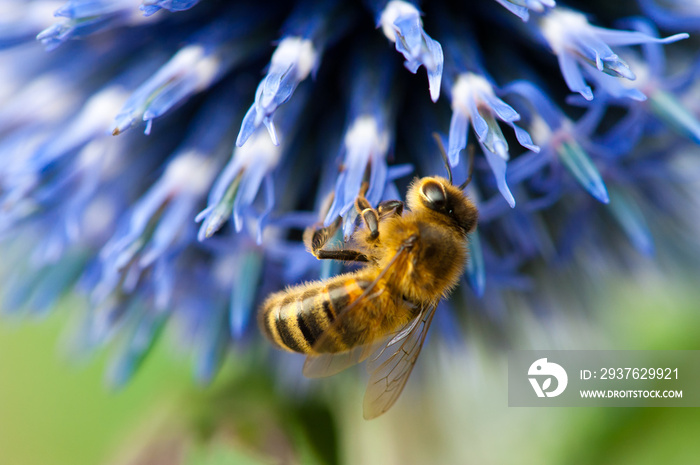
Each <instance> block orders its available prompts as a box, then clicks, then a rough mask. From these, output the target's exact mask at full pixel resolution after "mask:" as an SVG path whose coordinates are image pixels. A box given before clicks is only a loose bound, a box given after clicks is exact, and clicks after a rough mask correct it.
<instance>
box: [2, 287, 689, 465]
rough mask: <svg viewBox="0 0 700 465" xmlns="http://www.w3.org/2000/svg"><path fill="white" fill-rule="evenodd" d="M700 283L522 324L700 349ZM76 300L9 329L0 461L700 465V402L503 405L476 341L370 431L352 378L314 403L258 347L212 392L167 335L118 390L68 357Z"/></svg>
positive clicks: (625, 290)
mask: <svg viewBox="0 0 700 465" xmlns="http://www.w3.org/2000/svg"><path fill="white" fill-rule="evenodd" d="M694 280H695V279H694V277H688V276H685V277H679V276H666V277H665V278H663V279H659V278H649V279H647V280H644V278H642V281H640V280H639V278H637V279H636V280H635V281H631V280H622V279H620V280H618V281H614V282H611V283H610V285H608V286H607V287H606V289H605V292H604V293H601V295H600V296H599V297H598V298H597V299H596V303H595V305H594V307H595V308H596V310H595V311H593V312H591V313H590V314H586V315H582V316H580V317H575V318H571V317H568V316H567V317H566V318H565V319H563V320H562V321H560V322H557V321H553V320H548V321H547V322H546V323H542V322H538V321H537V320H527V321H526V320H525V319H523V321H522V324H523V326H524V327H526V328H531V329H525V333H526V334H527V333H530V334H532V335H533V336H532V337H533V338H534V339H536V338H537V334H538V331H544V330H547V329H548V330H553V331H556V332H557V334H559V335H564V336H565V337H568V335H570V336H571V341H573V342H572V344H575V345H579V346H581V348H624V349H699V348H700V347H699V346H700V344H699V343H698V340H699V338H698V334H699V331H698V329H700V311H698V307H700V305H699V304H698V302H700V289H698V286H697V285H695V284H694V283H693V282H692V281H694ZM68 300H70V299H68ZM73 304H74V303H73ZM71 305H72V304H71V303H68V302H66V303H65V304H64V305H63V307H62V309H59V310H58V311H56V312H54V313H53V314H52V315H51V316H50V317H48V318H45V319H41V320H40V321H28V320H16V319H13V318H3V319H2V320H0V464H1V465H15V464H17V465H94V464H110V465H111V464H114V465H122V464H141V463H148V464H161V463H162V464H171V463H186V464H191V465H198V464H227V463H233V464H239V463H240V464H255V463H319V464H321V463H342V464H354V463H363V464H367V463H387V464H393V463H396V464H398V463H402V464H405V463H455V464H457V463H459V464H465V463H474V464H490V463H493V464H498V463H519V464H528V463H533V464H535V463H537V464H543V463H544V464H548V463H552V464H588V463H597V464H658V463H673V464H686V463H687V464H693V463H700V458H698V457H699V455H698V453H700V441H698V440H697V437H698V436H700V410H699V409H696V408H509V407H507V393H506V390H505V387H506V383H505V377H504V374H505V354H504V353H499V352H498V351H494V350H492V348H491V347H490V346H489V345H488V344H482V343H480V342H479V341H478V340H474V341H470V342H469V343H468V344H467V345H466V346H465V347H464V348H463V349H462V350H457V349H455V348H452V349H447V350H442V349H444V347H442V344H443V343H442V342H441V341H440V339H439V338H432V339H431V340H430V341H429V343H428V344H427V346H426V348H425V349H424V353H423V355H422V356H421V360H420V362H419V363H424V364H426V365H428V366H426V367H423V369H422V370H421V371H420V373H419V374H414V375H415V378H412V380H411V382H409V386H408V388H407V390H406V392H404V394H403V396H402V398H401V399H400V400H399V402H398V404H397V405H396V406H395V407H394V408H393V409H392V410H391V411H390V412H389V413H387V414H386V415H385V416H383V417H381V418H379V419H377V420H375V421H372V422H366V421H364V420H362V414H361V399H362V398H361V396H362V393H363V390H364V386H363V384H362V383H361V382H358V381H357V379H356V378H357V377H356V375H355V374H353V373H349V374H341V375H338V376H336V377H333V378H332V379H328V380H321V381H319V382H314V383H316V384H315V385H316V386H320V389H319V390H318V391H312V395H310V396H307V397H306V398H305V400H304V398H302V397H300V396H296V395H291V394H289V390H293V389H295V388H294V387H293V386H284V385H280V383H279V382H278V383H277V384H276V383H275V382H274V381H273V379H274V377H273V376H272V375H271V374H270V372H269V370H267V369H266V368H265V367H264V366H262V365H261V364H260V360H264V358H263V357H261V356H260V355H259V354H256V350H257V349H254V350H250V351H241V352H240V353H236V354H234V355H231V356H229V357H228V359H227V361H226V366H225V369H224V370H223V372H222V373H220V374H219V375H218V376H217V378H216V379H215V381H214V383H213V384H212V385H211V386H208V387H206V388H204V387H200V386H196V385H195V383H194V382H193V381H192V376H191V364H190V362H189V360H187V357H186V356H184V355H183V353H184V352H183V351H178V350H173V348H174V346H175V343H174V341H173V340H172V338H170V337H168V336H167V334H166V337H163V338H161V339H160V340H159V341H158V342H157V344H156V346H155V348H154V349H153V350H152V352H151V354H150V355H149V357H148V358H147V360H146V361H145V362H144V365H143V366H142V367H141V370H140V371H139V372H138V373H137V375H136V376H135V378H134V379H133V381H132V382H131V383H130V384H128V385H127V386H126V387H125V388H123V389H122V390H120V391H118V392H112V391H110V390H109V389H107V388H106V387H105V384H104V382H103V379H104V373H105V368H106V364H107V357H108V354H106V353H98V354H96V355H95V356H94V357H93V358H91V359H89V360H84V361H80V362H79V363H76V362H75V361H69V360H67V359H66V358H65V357H63V356H62V355H61V353H62V351H61V349H60V347H61V344H60V343H59V342H60V340H61V336H62V334H63V333H64V329H65V326H66V322H67V320H68V318H69V314H70V311H69V310H68V309H67V307H70V306H71ZM544 332H546V331H544ZM527 344H528V343H526V342H523V345H527ZM601 345H602V346H607V347H600V346H601ZM521 348H529V347H521ZM569 348H571V347H569ZM181 352H183V353H181ZM249 352H250V353H252V355H247V354H248V353H249ZM358 372H359V371H358ZM277 379H280V378H277Z"/></svg>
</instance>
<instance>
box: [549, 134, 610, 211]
mask: <svg viewBox="0 0 700 465" xmlns="http://www.w3.org/2000/svg"><path fill="white" fill-rule="evenodd" d="M557 152H558V154H559V158H560V159H561V161H562V163H563V164H564V166H565V167H566V169H567V170H569V172H570V173H571V174H572V175H573V176H574V178H576V180H577V181H578V183H579V184H581V186H583V188H584V189H586V190H587V191H588V192H589V193H590V194H591V195H592V196H593V197H595V198H596V199H598V200H599V201H600V202H602V203H608V202H609V201H610V199H609V197H608V191H607V189H606V187H605V183H604V182H603V178H602V177H601V176H600V173H599V172H598V169H597V168H596V167H595V165H594V164H593V162H592V161H591V159H590V158H589V157H588V154H587V153H586V152H584V150H583V149H582V148H581V146H580V145H579V144H578V143H577V142H576V141H573V140H569V141H565V142H563V143H562V144H561V145H560V147H559V149H558V150H557Z"/></svg>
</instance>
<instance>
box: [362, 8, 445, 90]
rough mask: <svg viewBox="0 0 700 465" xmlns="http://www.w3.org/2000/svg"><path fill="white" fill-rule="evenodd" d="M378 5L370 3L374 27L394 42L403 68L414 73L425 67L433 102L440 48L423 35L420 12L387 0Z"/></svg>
mask: <svg viewBox="0 0 700 465" xmlns="http://www.w3.org/2000/svg"><path fill="white" fill-rule="evenodd" d="M382 3H383V2H373V6H374V9H375V11H376V14H377V16H378V20H377V23H378V27H381V28H382V32H384V35H385V36H386V37H387V39H389V40H390V41H392V42H394V43H396V51H397V52H399V53H401V54H402V55H403V56H404V58H405V59H406V62H405V63H404V66H406V69H408V70H409V71H410V72H412V73H414V74H415V73H416V71H418V68H419V67H421V66H425V69H426V70H427V71H428V88H429V89H430V98H431V99H432V101H433V102H436V101H437V99H438V98H439V97H440V82H441V81H442V67H443V61H444V58H443V54H442V47H441V46H440V44H439V43H438V42H437V41H435V40H433V39H431V38H430V36H429V35H428V34H426V32H425V30H424V29H423V21H422V20H421V19H420V11H418V8H416V6H415V5H413V4H412V3H409V2H404V1H401V0H391V1H389V2H386V4H385V5H384V6H383V7H381V8H380V5H381V4H382Z"/></svg>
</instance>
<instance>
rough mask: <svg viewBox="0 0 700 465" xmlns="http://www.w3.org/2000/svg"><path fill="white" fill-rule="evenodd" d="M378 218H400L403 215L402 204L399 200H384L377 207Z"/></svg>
mask: <svg viewBox="0 0 700 465" xmlns="http://www.w3.org/2000/svg"><path fill="white" fill-rule="evenodd" d="M377 212H378V213H379V216H385V215H386V216H394V215H396V216H401V214H402V213H403V202H402V201H400V200H385V201H384V202H380V203H379V205H377Z"/></svg>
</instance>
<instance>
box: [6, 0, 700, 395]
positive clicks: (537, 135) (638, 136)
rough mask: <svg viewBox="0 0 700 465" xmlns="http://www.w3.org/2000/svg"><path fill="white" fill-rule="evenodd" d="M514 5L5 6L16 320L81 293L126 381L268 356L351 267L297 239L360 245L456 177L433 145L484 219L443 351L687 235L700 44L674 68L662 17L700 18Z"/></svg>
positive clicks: (87, 340)
mask: <svg viewBox="0 0 700 465" xmlns="http://www.w3.org/2000/svg"><path fill="white" fill-rule="evenodd" d="M497 1H498V3H499V4H500V5H498V4H496V3H495V2H486V3H483V2H482V3H479V4H478V5H477V4H476V3H475V2H471V3H470V2H466V3H464V4H460V5H447V4H443V3H442V2H430V3H429V2H425V3H424V4H423V5H422V6H421V8H422V9H423V12H421V11H420V10H419V7H418V6H417V4H415V3H412V2H406V1H398V0H392V1H381V0H377V1H368V2H366V3H367V5H365V6H364V7H363V6H361V5H359V4H355V3H348V2H337V1H330V0H329V1H323V0H306V1H302V2H299V3H298V4H295V5H290V4H287V3H285V2H273V3H272V4H265V5H248V6H246V5H240V4H239V5H235V4H231V2H197V1H195V0H182V1H175V0H143V1H137V0H119V1H106V0H89V1H88V0H71V1H68V2H66V3H65V4H63V5H62V6H61V5H59V7H58V10H55V9H51V10H47V9H46V5H47V2H44V1H41V0H36V1H32V2H19V1H14V0H13V1H10V2H6V3H7V5H8V6H7V7H6V10H7V11H9V12H10V13H8V14H7V15H6V16H3V17H2V18H0V101H2V105H0V157H2V163H0V251H2V253H3V257H7V258H6V260H4V265H5V266H6V267H7V269H6V270H0V273H2V276H0V279H2V282H3V283H4V284H3V286H2V289H3V295H2V299H3V300H2V302H3V304H2V308H3V311H4V312H5V313H8V314H16V315H20V314H25V313H33V314H44V313H47V312H50V311H51V309H52V308H54V307H55V306H56V305H55V304H56V302H58V301H59V300H60V299H61V297H62V296H63V295H66V294H68V293H72V294H77V295H80V296H82V297H83V298H84V301H85V305H86V311H85V312H84V314H83V315H82V320H81V322H80V324H78V327H77V330H76V332H75V337H74V352H75V353H79V354H82V353H86V352H89V351H90V350H92V349H95V348H98V347H101V346H104V345H106V344H108V343H111V342H114V344H115V346H116V350H115V352H114V358H113V363H112V364H111V365H110V369H109V373H108V377H109V379H110V381H111V382H112V383H113V384H115V385H122V384H124V383H126V382H127V381H128V380H129V378H130V376H132V375H133V373H135V371H136V370H137V369H138V368H139V367H140V366H141V365H142V362H143V360H145V359H146V357H147V356H148V354H149V351H150V349H151V347H153V343H154V341H155V340H156V339H157V338H158V337H159V335H160V334H162V333H163V332H164V331H165V330H166V329H168V330H172V328H179V331H180V333H179V335H180V337H179V339H177V340H178V341H181V344H182V345H183V346H185V347H187V348H189V349H190V350H191V351H192V353H193V354H194V358H195V367H194V371H195V376H196V378H197V379H198V380H200V381H201V382H203V383H204V382H208V381H209V380H211V379H212V378H213V376H214V375H215V374H216V372H217V370H218V368H219V367H220V366H221V364H222V363H223V359H224V357H225V354H226V353H227V351H228V350H229V349H230V348H231V347H233V346H239V347H243V346H247V345H249V344H254V343H255V342H256V341H257V340H258V335H257V331H256V330H255V329H254V326H255V325H254V320H255V318H253V316H252V315H254V313H255V309H256V308H257V307H258V305H259V304H260V302H261V301H262V299H264V298H265V296H266V295H267V294H268V293H270V292H273V291H276V290H279V289H281V288H283V287H284V286H286V285H289V284H293V283H298V282H301V281H304V280H311V279H318V278H319V277H324V278H325V277H328V276H331V275H333V274H337V273H339V272H341V271H343V270H344V269H345V268H344V267H343V265H342V264H339V263H333V262H328V263H319V262H318V261H317V260H316V259H315V258H314V257H313V256H312V255H311V254H310V253H308V251H306V250H305V248H304V246H303V244H302V243H301V241H300V238H301V235H302V230H303V229H304V228H306V227H307V226H309V225H312V224H316V223H319V224H325V225H329V224H331V223H333V222H335V221H337V220H338V217H339V216H340V217H342V225H343V227H342V230H343V231H342V232H343V233H344V235H345V237H348V236H349V235H350V234H352V232H353V231H354V230H355V229H356V228H357V226H358V224H359V221H358V220H357V218H356V216H357V215H356V212H355V209H354V206H353V204H354V201H355V199H356V198H357V196H358V194H359V193H360V192H361V191H362V190H363V188H364V186H366V197H367V199H368V200H369V202H370V203H371V204H372V205H377V204H378V203H379V202H381V201H383V200H388V199H397V198H402V196H403V192H405V186H406V184H407V182H409V180H408V179H406V177H407V176H408V175H409V174H410V173H412V172H413V171H415V174H416V175H418V176H423V175H431V174H440V175H443V174H444V171H443V170H444V166H443V165H444V162H443V160H442V157H441V156H440V154H439V149H438V148H437V147H436V146H435V144H434V142H432V139H431V137H430V135H431V134H432V133H434V132H438V133H440V134H443V135H444V136H445V137H444V139H446V141H447V144H446V145H447V147H448V150H447V158H448V161H447V163H448V164H449V165H450V167H451V169H452V171H453V174H454V177H455V180H457V179H461V180H463V179H465V178H466V176H467V172H468V169H469V166H468V165H469V163H467V162H466V161H465V160H464V156H463V155H464V154H462V151H463V150H464V149H465V148H468V147H469V146H470V145H471V146H472V147H473V148H475V152H476V154H475V157H474V162H473V170H474V176H473V181H472V183H471V184H470V185H469V187H468V189H469V192H468V193H469V195H470V197H471V198H473V199H474V200H475V202H476V203H477V205H478V207H479V210H480V222H479V227H478V229H477V231H475V232H474V233H472V236H471V238H470V242H469V244H468V247H469V248H470V252H471V257H472V259H471V261H470V262H469V264H468V267H467V270H466V273H465V278H464V280H465V282H466V283H467V284H469V286H463V287H462V289H461V290H460V291H459V292H457V293H456V298H455V299H454V301H452V302H450V303H449V304H445V307H444V308H445V310H444V312H445V313H446V315H445V317H444V321H443V323H441V324H443V325H444V326H445V327H449V329H450V331H451V333H450V334H452V336H455V334H456V335H457V336H458V335H459V334H461V329H462V328H461V327H455V325H454V323H453V321H454V320H456V319H455V318H454V315H451V314H449V312H451V311H454V312H455V313H457V312H462V311H463V310H464V309H462V308H461V302H463V301H464V299H466V300H467V301H468V302H469V306H468V310H467V311H469V312H478V313H479V314H480V315H482V316H484V317H485V318H487V319H490V320H493V321H494V322H496V324H505V322H504V315H507V314H508V312H507V309H506V304H505V302H506V299H504V298H503V292H504V290H511V291H514V292H517V293H519V294H518V295H528V296H532V294H527V293H534V292H537V291H535V289H538V286H539V284H540V283H541V282H543V281H546V280H547V279H548V276H551V273H557V271H556V270H555V268H554V267H555V266H561V265H562V264H567V265H569V266H571V268H572V269H573V270H578V271H579V272H582V273H583V272H585V268H586V266H590V263H588V262H586V261H585V259H584V260H583V261H582V258H581V257H582V256H585V257H607V258H606V260H608V261H607V262H604V264H605V265H606V266H607V265H610V266H613V265H614V264H615V263H617V262H616V261H615V258H614V257H621V258H622V259H624V258H625V257H626V255H625V254H629V253H641V254H647V255H653V254H654V253H656V252H657V251H658V250H661V249H662V248H663V247H664V244H665V243H666V242H673V243H680V242H682V241H680V240H679V239H678V238H677V237H676V236H673V235H671V234H668V233H667V231H664V230H661V229H660V228H657V225H659V224H670V225H673V227H672V228H668V229H673V230H681V229H682V228H683V227H684V226H687V225H686V224H685V223H684V215H683V211H684V210H683V206H685V205H687V204H688V201H687V199H685V197H684V195H687V192H686V190H687V185H684V184H682V181H684V179H682V176H679V174H678V172H677V171H678V167H679V166H688V165H689V166H690V167H691V168H693V169H696V168H697V161H695V160H694V159H692V157H685V156H684V154H685V153H687V152H688V150H690V149H692V150H696V149H697V146H696V145H695V144H697V143H698V141H700V123H698V120H697V115H698V106H697V99H696V98H695V89H694V83H695V81H696V79H695V78H696V76H697V71H698V69H700V67H698V64H697V63H698V62H697V57H696V56H695V55H696V53H695V50H694V48H693V47H694V46H695V44H693V43H687V44H685V43H684V44H683V47H680V46H676V45H672V46H667V47H665V48H666V49H670V48H671V47H673V49H672V50H673V53H670V54H669V56H668V57H667V56H665V55H664V53H663V51H662V47H661V45H662V44H670V43H671V42H675V41H677V40H680V39H682V38H685V37H687V34H682V33H681V34H676V35H672V36H670V37H667V38H664V39H660V38H658V34H657V33H656V29H655V27H654V23H656V25H662V26H665V27H669V28H672V29H673V30H680V29H681V28H685V27H688V28H690V27H691V26H686V24H687V23H686V22H683V21H681V20H680V19H679V18H681V19H682V16H683V14H686V13H687V15H688V16H689V17H690V16H691V14H693V11H694V10H692V9H691V8H690V6H688V5H682V4H681V2H661V1H658V2H652V1H651V0H640V3H641V5H642V7H643V8H644V10H645V11H647V13H648V16H649V18H648V21H646V22H645V21H641V20H627V21H626V22H623V23H620V22H617V20H618V19H620V18H610V17H609V16H605V15H602V14H601V21H607V22H604V23H601V27H598V26H593V25H591V23H590V22H589V20H588V19H587V17H586V16H585V15H584V14H583V13H581V12H579V11H576V10H573V9H569V8H564V7H563V6H561V5H559V6H557V5H555V2H554V1H544V0H540V1H537V0H532V1H530V0H527V1H506V0H497ZM4 6H5V5H4ZM503 7H505V8H507V9H508V10H509V11H510V12H509V11H506V10H505V9H504V8H503ZM599 8H600V4H599V3H597V2H593V3H591V4H590V11H591V12H592V13H598V12H601V13H602V11H603V10H600V9H599ZM511 12H512V13H515V15H517V16H518V17H519V18H520V19H522V21H520V19H518V18H516V17H515V16H514V15H513V14H511ZM54 14H55V15H56V17H54V16H53V15H54ZM610 21H615V22H614V23H612V22H610ZM513 25H516V26H517V27H513ZM602 26H606V27H602ZM608 27H623V28H624V30H622V29H620V30H618V29H609V28H608ZM433 37H435V38H436V39H437V40H436V39H433ZM76 39H80V40H76ZM387 39H388V40H389V41H390V42H391V45H393V47H395V49H396V51H398V52H399V53H400V55H397V54H396V53H394V52H393V51H392V50H391V46H390V45H388V44H387V43H386V40H387ZM438 41H439V42H438ZM688 42H689V41H688ZM543 44H544V45H546V46H547V47H548V48H549V49H550V50H551V51H552V52H553V53H554V54H555V55H556V60H554V59H553V58H552V57H550V56H544V57H543V56H541V46H542V45H543ZM636 45H641V47H640V48H641V53H640V52H639V51H638V50H636V49H634V48H631V47H630V46H636ZM613 48H614V49H615V50H614V51H613ZM667 61H668V62H669V66H668V67H667V66H666V62H667ZM557 62H558V63H557ZM402 63H403V67H402V66H401V64H402ZM557 64H558V65H559V66H558V67H557ZM419 68H425V69H426V73H427V76H428V87H429V93H428V94H426V92H425V81H424V78H421V77H420V76H418V77H416V76H413V74H416V73H417V71H418V69H419ZM667 70H668V71H667ZM670 71H674V73H673V74H672V73H670ZM443 74H444V79H443ZM561 77H563V79H564V81H563V82H565V83H566V85H567V86H568V88H569V90H571V91H573V92H575V93H578V94H580V96H568V98H567V97H566V96H564V95H562V94H564V93H566V91H565V89H560V87H562V86H561V84H562V81H561ZM589 85H590V86H592V87H589ZM443 87H444V88H443ZM441 91H444V92H445V93H446V95H447V96H448V99H445V98H443V99H442V100H441V99H440V98H439V97H440V94H441ZM594 96H595V99H594V98H593V97H594ZM428 97H429V98H428ZM141 124H144V131H140V130H138V131H134V130H129V129H131V128H133V127H139V126H140V125H141ZM506 126H507V127H506ZM470 128H473V130H474V134H475V136H476V137H475V138H474V140H473V141H474V143H472V144H470V140H469V135H468V134H469V129H470ZM426 141H430V142H426ZM689 148H690V149H689ZM689 172H691V173H697V171H693V170H692V169H691V170H689ZM680 186H685V187H680ZM696 194H697V193H696V192H693V195H696ZM504 199H505V201H504ZM516 199H517V205H516ZM511 207H513V208H511ZM686 216H687V215H686ZM611 220H612V221H611ZM685 220H687V218H686V219H685ZM198 222H199V223H198ZM339 236H340V234H339ZM619 237H624V238H625V239H626V241H627V242H628V243H629V244H631V245H632V246H633V248H634V249H636V251H637V252H632V251H631V250H630V251H628V250H627V248H620V247H619ZM682 237H684V238H687V237H691V238H694V236H693V235H686V236H682ZM337 239H338V240H341V239H342V238H341V237H338V238H337ZM630 249H631V248H630ZM579 250H585V251H586V253H583V254H581V253H578V251H579ZM610 252H614V253H610ZM596 269H597V270H600V269H601V267H600V266H599V267H598V268H596ZM553 270H554V271H553ZM582 270H583V271H582ZM532 300H539V301H542V300H544V299H540V298H537V299H534V298H533V299H532ZM441 308H443V307H441ZM450 309H451V310H450ZM441 318H442V317H441ZM171 323H173V324H171ZM437 326H439V325H437ZM452 336H451V337H452ZM453 339H455V338H454V337H453ZM281 357H283V356H280V358H281Z"/></svg>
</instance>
